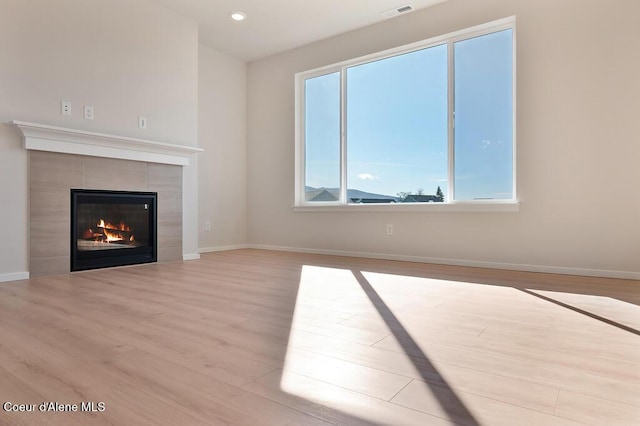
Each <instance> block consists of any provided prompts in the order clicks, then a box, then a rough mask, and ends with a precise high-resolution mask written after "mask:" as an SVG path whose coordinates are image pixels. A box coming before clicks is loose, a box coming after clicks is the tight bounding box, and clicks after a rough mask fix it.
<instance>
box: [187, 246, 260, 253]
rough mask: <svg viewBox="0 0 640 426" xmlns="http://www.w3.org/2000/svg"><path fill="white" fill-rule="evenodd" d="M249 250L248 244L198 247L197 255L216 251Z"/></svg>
mask: <svg viewBox="0 0 640 426" xmlns="http://www.w3.org/2000/svg"><path fill="white" fill-rule="evenodd" d="M247 248H249V244H232V245H228V246H215V247H200V248H199V249H198V252H199V253H213V252H216V251H230V250H241V249H247Z"/></svg>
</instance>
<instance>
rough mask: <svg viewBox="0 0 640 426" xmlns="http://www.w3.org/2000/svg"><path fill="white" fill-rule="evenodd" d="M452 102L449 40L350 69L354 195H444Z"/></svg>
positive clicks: (380, 198)
mask: <svg viewBox="0 0 640 426" xmlns="http://www.w3.org/2000/svg"><path fill="white" fill-rule="evenodd" d="M447 102H448V97H447V46H446V45H439V46H435V47H431V48H428V49H423V50H419V51H415V52H411V53H407V54H403V55H399V56H395V57H391V58H387V59H382V60H379V61H375V62H370V63H366V64H362V65H358V66H353V67H350V68H348V69H347V182H348V191H347V192H348V193H347V198H348V201H349V202H352V203H367V202H438V201H442V198H438V197H437V196H436V193H437V191H438V187H440V190H441V192H442V193H444V194H446V192H447V156H448V149H447V146H448V145H447ZM409 194H411V195H413V196H412V197H409V196H408V195H409Z"/></svg>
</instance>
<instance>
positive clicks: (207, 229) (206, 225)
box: [204, 220, 211, 232]
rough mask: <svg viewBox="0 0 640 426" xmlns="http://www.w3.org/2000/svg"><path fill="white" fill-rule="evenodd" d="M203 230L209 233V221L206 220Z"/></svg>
mask: <svg viewBox="0 0 640 426" xmlns="http://www.w3.org/2000/svg"><path fill="white" fill-rule="evenodd" d="M204 230H205V231H207V232H209V231H211V221H209V220H208V221H206V222H205V223H204Z"/></svg>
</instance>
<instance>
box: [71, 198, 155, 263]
mask: <svg viewBox="0 0 640 426" xmlns="http://www.w3.org/2000/svg"><path fill="white" fill-rule="evenodd" d="M157 198H158V196H157V193H155V192H130V191H102V190H85V189H71V271H81V270H86V269H97V268H106V267H112V266H123V265H134V264H139V263H149V262H156V261H157V258H158V255H157Z"/></svg>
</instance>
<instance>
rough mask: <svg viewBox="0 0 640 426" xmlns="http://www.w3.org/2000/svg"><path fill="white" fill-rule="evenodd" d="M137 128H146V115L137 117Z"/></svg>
mask: <svg viewBox="0 0 640 426" xmlns="http://www.w3.org/2000/svg"><path fill="white" fill-rule="evenodd" d="M138 128H139V129H146V128H147V117H142V116H140V117H138Z"/></svg>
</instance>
